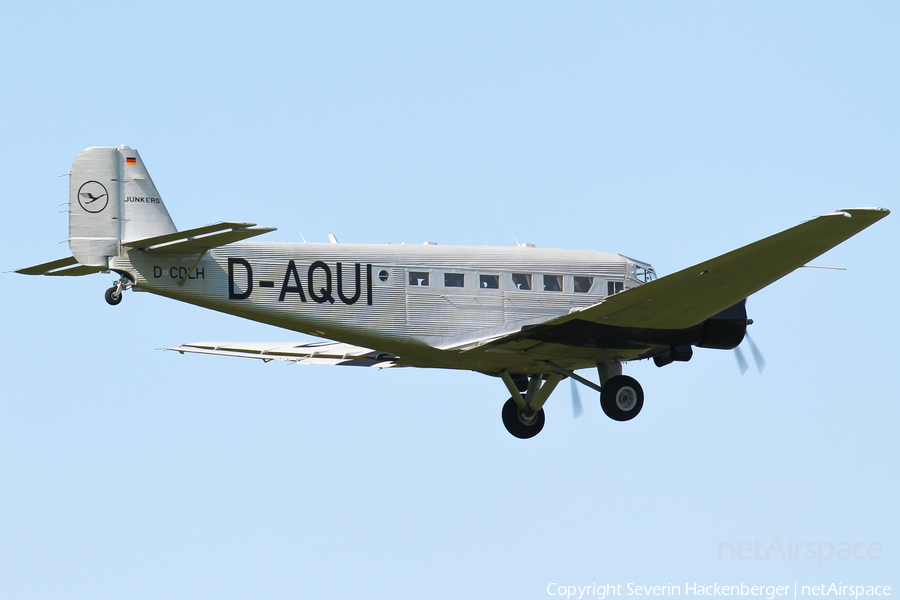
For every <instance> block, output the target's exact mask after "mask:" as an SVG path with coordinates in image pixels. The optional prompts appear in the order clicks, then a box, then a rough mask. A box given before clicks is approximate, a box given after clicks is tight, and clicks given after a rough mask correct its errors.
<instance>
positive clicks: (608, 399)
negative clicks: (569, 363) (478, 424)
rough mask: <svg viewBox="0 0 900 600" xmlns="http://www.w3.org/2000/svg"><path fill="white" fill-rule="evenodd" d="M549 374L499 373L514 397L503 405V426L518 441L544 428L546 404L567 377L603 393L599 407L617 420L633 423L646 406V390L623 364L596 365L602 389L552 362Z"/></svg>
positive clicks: (530, 436) (534, 434) (549, 365)
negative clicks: (632, 420)
mask: <svg viewBox="0 0 900 600" xmlns="http://www.w3.org/2000/svg"><path fill="white" fill-rule="evenodd" d="M547 367H548V371H549V372H548V373H541V374H538V375H532V376H531V377H527V376H525V375H516V376H513V375H510V374H509V373H507V372H505V371H504V372H503V373H501V374H500V377H501V378H502V379H503V383H505V384H506V387H507V389H508V390H509V392H510V394H512V397H511V398H510V399H509V400H507V401H506V403H505V404H504V405H503V412H502V416H503V425H504V426H506V430H507V431H509V432H510V433H511V434H512V435H513V436H515V437H517V438H519V439H528V438H532V437H534V436H536V435H537V434H538V433H540V431H541V429H543V427H544V422H545V416H544V408H543V407H544V403H545V402H546V401H547V399H548V398H549V397H550V394H551V393H552V392H553V390H554V388H556V386H557V384H558V383H559V382H560V381H561V380H562V379H563V378H564V377H571V378H573V379H574V380H575V381H578V382H580V383H582V384H584V385H586V386H588V387H590V388H593V389H595V390H597V391H598V392H600V407H601V408H602V409H603V412H604V413H605V414H606V416H607V417H609V418H610V419H613V420H614V421H630V420H631V419H633V418H635V417H636V416H638V413H640V412H641V409H642V408H643V407H644V390H643V389H642V388H641V384H639V383H638V382H637V381H636V380H635V379H634V378H633V377H628V376H627V375H622V365H621V363H602V364H599V365H597V371H598V373H599V375H600V381H601V382H602V383H603V385H602V386H598V385H597V384H596V383H594V382H592V381H589V380H587V379H585V378H583V377H581V376H579V375H577V374H575V373H574V372H572V371H568V370H566V369H564V368H562V367H560V366H558V365H555V364H553V363H549V362H548V363H547Z"/></svg>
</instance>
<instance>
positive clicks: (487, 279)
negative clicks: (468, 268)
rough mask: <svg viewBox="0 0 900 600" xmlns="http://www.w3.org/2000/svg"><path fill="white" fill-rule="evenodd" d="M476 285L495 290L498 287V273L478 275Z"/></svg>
mask: <svg viewBox="0 0 900 600" xmlns="http://www.w3.org/2000/svg"><path fill="white" fill-rule="evenodd" d="M478 287H480V288H483V289H488V290H496V289H499V288H500V276H499V275H479V276H478Z"/></svg>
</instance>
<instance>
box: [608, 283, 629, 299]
mask: <svg viewBox="0 0 900 600" xmlns="http://www.w3.org/2000/svg"><path fill="white" fill-rule="evenodd" d="M624 289H625V282H624V281H607V282H606V295H607V296H612V295H614V294H618V293H619V292H621V291H622V290H624Z"/></svg>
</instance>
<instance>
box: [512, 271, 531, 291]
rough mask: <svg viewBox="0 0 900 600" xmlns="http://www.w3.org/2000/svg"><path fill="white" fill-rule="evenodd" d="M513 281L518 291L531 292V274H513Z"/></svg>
mask: <svg viewBox="0 0 900 600" xmlns="http://www.w3.org/2000/svg"><path fill="white" fill-rule="evenodd" d="M512 280H513V284H514V285H515V286H516V289H517V290H530V289H531V274H530V273H513V276H512Z"/></svg>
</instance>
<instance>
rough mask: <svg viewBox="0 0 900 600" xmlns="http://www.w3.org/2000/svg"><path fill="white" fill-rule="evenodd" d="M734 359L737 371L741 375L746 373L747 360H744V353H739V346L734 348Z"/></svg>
mask: <svg viewBox="0 0 900 600" xmlns="http://www.w3.org/2000/svg"><path fill="white" fill-rule="evenodd" d="M734 357H735V358H736V359H737V363H738V369H740V371H741V375H743V374H744V373H746V372H747V369H749V368H750V366H749V365H747V359H746V358H744V353H743V352H741V348H740V346H737V347H735V349H734Z"/></svg>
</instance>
